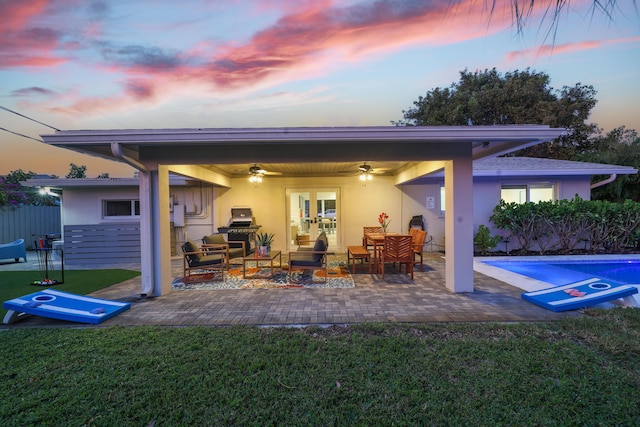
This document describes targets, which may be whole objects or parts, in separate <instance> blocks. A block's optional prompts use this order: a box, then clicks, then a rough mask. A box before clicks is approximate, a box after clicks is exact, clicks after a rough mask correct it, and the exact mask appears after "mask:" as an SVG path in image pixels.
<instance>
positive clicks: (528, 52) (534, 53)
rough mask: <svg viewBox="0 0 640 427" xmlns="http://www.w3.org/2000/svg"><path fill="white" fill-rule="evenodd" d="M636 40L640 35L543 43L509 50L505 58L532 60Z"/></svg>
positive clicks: (509, 59)
mask: <svg viewBox="0 0 640 427" xmlns="http://www.w3.org/2000/svg"><path fill="white" fill-rule="evenodd" d="M638 41H640V36H638V37H628V38H623V39H613V40H586V41H581V42H575V43H562V44H557V45H543V46H540V47H537V48H534V49H524V50H515V51H513V52H509V53H508V54H507V56H506V59H507V61H508V62H513V61H516V60H519V59H529V60H533V59H537V58H540V57H544V56H551V55H561V54H569V53H573V52H580V51H585V50H592V49H599V48H601V47H604V46H607V45H612V44H621V43H635V42H638Z"/></svg>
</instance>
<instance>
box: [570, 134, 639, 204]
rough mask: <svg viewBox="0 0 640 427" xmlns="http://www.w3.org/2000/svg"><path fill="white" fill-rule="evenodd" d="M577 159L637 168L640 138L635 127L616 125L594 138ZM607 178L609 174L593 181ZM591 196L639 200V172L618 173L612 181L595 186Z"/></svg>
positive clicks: (616, 200)
mask: <svg viewBox="0 0 640 427" xmlns="http://www.w3.org/2000/svg"><path fill="white" fill-rule="evenodd" d="M576 160H582V161H586V162H595V163H608V164H611V165H620V166H631V167H633V168H635V169H638V170H640V138H638V133H637V132H636V131H635V130H630V129H626V128H625V127H624V126H622V127H619V128H616V129H614V130H612V131H611V132H609V133H607V134H606V135H605V136H599V137H596V138H594V141H593V145H592V147H591V149H590V150H589V151H585V152H584V153H582V154H581V155H580V156H579V157H578V158H577V159H576ZM606 178H608V177H607V176H595V177H594V178H593V181H594V182H599V181H602V180H604V179H606ZM591 198H593V199H597V200H609V201H615V202H621V201H624V200H627V199H631V200H635V201H640V175H639V174H633V175H618V176H617V177H616V179H615V180H614V181H613V182H611V183H609V184H607V185H603V186H599V187H596V188H594V189H593V190H592V192H591Z"/></svg>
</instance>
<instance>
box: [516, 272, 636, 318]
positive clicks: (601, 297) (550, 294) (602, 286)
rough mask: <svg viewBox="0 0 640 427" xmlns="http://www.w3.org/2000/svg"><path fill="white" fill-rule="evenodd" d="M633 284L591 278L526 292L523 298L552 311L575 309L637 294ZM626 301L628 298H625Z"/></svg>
mask: <svg viewBox="0 0 640 427" xmlns="http://www.w3.org/2000/svg"><path fill="white" fill-rule="evenodd" d="M637 293H638V288H637V287H635V286H633V285H623V284H616V283H612V282H610V281H607V280H603V279H598V278H595V277H594V278H591V279H587V280H583V281H580V282H575V283H571V284H568V285H564V286H557V287H553V288H547V289H542V290H539V291H533V292H525V293H523V294H522V295H521V296H522V299H524V300H526V301H529V302H530V303H533V304H536V305H539V306H540V307H544V308H546V309H548V310H551V311H566V310H575V309H577V308H583V307H589V306H592V305H596V304H600V303H603V302H608V301H613V300H617V299H620V298H626V297H630V296H631V295H634V294H637ZM625 301H626V300H625Z"/></svg>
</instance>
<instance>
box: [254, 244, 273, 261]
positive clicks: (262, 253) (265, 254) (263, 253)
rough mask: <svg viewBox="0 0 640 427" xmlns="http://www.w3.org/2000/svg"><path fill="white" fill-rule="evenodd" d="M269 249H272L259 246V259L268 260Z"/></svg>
mask: <svg viewBox="0 0 640 427" xmlns="http://www.w3.org/2000/svg"><path fill="white" fill-rule="evenodd" d="M269 249H271V248H270V247H269V246H258V251H257V253H258V257H260V258H266V257H268V256H269Z"/></svg>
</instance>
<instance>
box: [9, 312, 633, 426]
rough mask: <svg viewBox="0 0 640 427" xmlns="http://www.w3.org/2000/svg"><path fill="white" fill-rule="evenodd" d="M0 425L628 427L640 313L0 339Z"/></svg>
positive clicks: (39, 332) (26, 334)
mask: <svg viewBox="0 0 640 427" xmlns="http://www.w3.org/2000/svg"><path fill="white" fill-rule="evenodd" d="M0 334H1V336H2V346H0V402H1V403H0V425H3V426H14V425H15V426H22V425H48V426H55V425H60V426H67V425H87V426H92V425H96V426H114V425H130V426H133V425H139V426H183V425H184V426H193V425H239V426H248V425H255V426H265V425H283V426H285V425H287V426H288V425H292V426H293V425H295V426H334V425H344V426H353V425H362V426H370V425H392V424H393V425H447V426H450V425H455V426H467V425H473V426H500V425H504V426H512V425H535V426H557V425H562V426H572V425H576V426H577V425H580V426H584V425H588V426H609V425H620V426H632V425H637V422H638V420H639V419H640V405H638V396H640V366H639V363H638V362H639V360H640V357H639V356H640V310H637V309H612V310H588V311H587V312H586V315H585V316H581V317H580V318H574V319H568V320H565V321H562V322H557V323H548V324H543V323H528V324H481V323H474V324H418V325H405V324H363V325H356V326H348V327H346V326H345V327H331V328H318V327H309V328H303V329H294V328H271V329H260V328H255V327H226V328H214V327H187V328H161V327H132V328H123V327H98V328H81V329H70V328H60V329H50V328H49V329H24V328H19V329H10V330H5V331H2V332H0Z"/></svg>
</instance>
